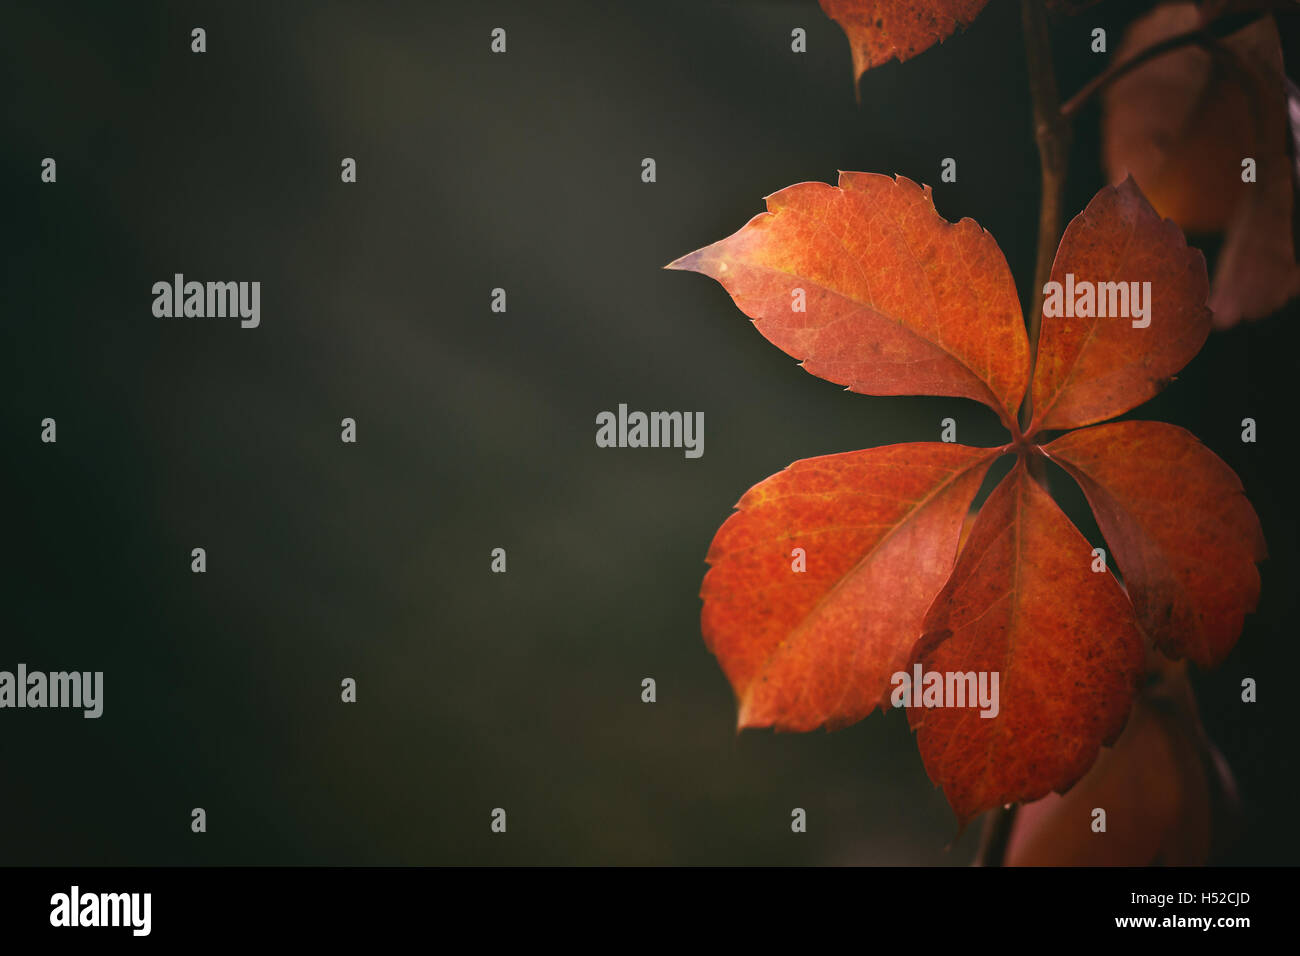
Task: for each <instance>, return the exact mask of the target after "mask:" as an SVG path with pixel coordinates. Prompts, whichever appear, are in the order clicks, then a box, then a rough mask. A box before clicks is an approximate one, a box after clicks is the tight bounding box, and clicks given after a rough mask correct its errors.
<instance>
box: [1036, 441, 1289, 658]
mask: <svg viewBox="0 0 1300 956" xmlns="http://www.w3.org/2000/svg"><path fill="white" fill-rule="evenodd" d="M1044 451H1046V453H1047V454H1048V455H1049V456H1050V457H1051V458H1052V460H1053V461H1055V462H1056V463H1057V464H1059V465H1061V467H1063V468H1064V469H1065V470H1066V471H1068V472H1069V473H1070V474H1071V475H1073V476H1074V479H1075V480H1076V481H1077V482H1078V483H1079V486H1080V487H1081V488H1083V492H1084V494H1085V495H1087V497H1088V503H1089V504H1090V505H1092V510H1093V513H1094V514H1095V515H1096V516H1097V524H1098V526H1099V527H1100V528H1101V531H1102V534H1104V535H1105V536H1106V542H1107V543H1108V544H1109V545H1110V547H1111V550H1112V552H1113V553H1114V555H1115V559H1116V561H1117V562H1118V564H1119V569H1120V571H1121V572H1122V573H1123V575H1124V586H1125V587H1126V588H1127V589H1128V593H1129V597H1130V598H1132V600H1133V607H1134V609H1135V610H1136V612H1137V619H1138V623H1139V624H1140V625H1141V627H1142V628H1143V630H1145V631H1146V632H1147V634H1148V635H1149V636H1150V637H1151V639H1152V640H1154V641H1155V642H1156V644H1157V646H1159V647H1160V649H1161V650H1163V651H1164V652H1165V653H1167V654H1169V655H1170V656H1172V657H1190V658H1191V659H1192V660H1194V661H1195V662H1196V663H1197V664H1198V665H1200V666H1201V667H1204V668H1209V667H1215V666H1217V665H1218V664H1220V663H1222V661H1223V658H1224V657H1226V656H1227V654H1228V652H1229V651H1230V650H1232V647H1233V645H1234V644H1236V642H1237V637H1238V636H1239V635H1240V634H1241V626H1242V618H1243V617H1244V616H1245V615H1246V614H1248V613H1250V612H1251V611H1253V610H1254V609H1255V603H1256V602H1257V601H1258V600H1259V571H1258V570H1257V569H1256V568H1255V562H1257V561H1262V560H1263V559H1264V557H1265V553H1266V552H1265V548H1264V535H1263V532H1262V531H1261V530H1260V526H1259V519H1258V518H1257V517H1256V516H1255V509H1254V508H1252V507H1251V505H1250V502H1249V501H1248V500H1247V499H1246V495H1245V493H1244V492H1243V491H1242V487H1241V482H1240V481H1239V480H1238V478H1237V476H1236V474H1235V473H1234V472H1233V470H1232V469H1231V468H1229V467H1228V466H1227V465H1226V464H1224V462H1223V461H1222V460H1221V459H1220V458H1219V457H1218V456H1217V455H1215V454H1214V452H1212V451H1210V450H1209V449H1208V448H1206V447H1205V446H1204V445H1202V444H1201V443H1200V442H1199V441H1197V440H1196V438H1195V437H1193V436H1192V435H1191V433H1189V432H1186V431H1184V430H1183V429H1181V428H1177V427H1175V426H1173V425H1165V424H1161V423H1159V422H1117V423H1114V424H1110V425H1098V426H1096V427H1095V428H1084V429H1080V430H1079V431H1074V432H1070V433H1068V434H1066V435H1063V436H1062V437H1060V438H1058V439H1057V440H1056V441H1054V442H1052V443H1051V444H1049V445H1048V446H1047V447H1046V448H1045V449H1044Z"/></svg>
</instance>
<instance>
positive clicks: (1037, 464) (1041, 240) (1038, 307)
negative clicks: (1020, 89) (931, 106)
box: [1020, 0, 1070, 481]
mask: <svg viewBox="0 0 1300 956" xmlns="http://www.w3.org/2000/svg"><path fill="white" fill-rule="evenodd" d="M1020 20H1021V24H1022V28H1023V33H1024V40H1025V61H1026V63H1027V64H1028V67H1029V91H1030V94H1031V95H1032V97H1033V103H1034V138H1035V139H1036V140H1037V142H1038V160H1039V169H1040V172H1041V176H1040V178H1041V183H1042V194H1041V198H1040V201H1039V206H1038V254H1037V257H1036V260H1035V265H1034V285H1033V288H1032V289H1031V290H1030V295H1029V298H1028V304H1027V306H1026V308H1025V325H1026V326H1027V327H1028V329H1029V355H1030V361H1031V363H1032V362H1033V361H1034V360H1035V358H1036V356H1037V354H1038V330H1039V326H1040V325H1041V324H1042V317H1043V309H1042V298H1041V294H1042V289H1043V286H1044V285H1046V284H1047V280H1048V279H1049V278H1051V273H1052V261H1053V259H1055V258H1056V245H1057V243H1058V242H1059V241H1060V238H1061V221H1062V219H1063V218H1064V198H1065V174H1066V167H1067V165H1068V160H1069V154H1070V122H1069V120H1068V119H1066V118H1065V117H1064V116H1062V115H1061V100H1060V95H1059V93H1058V92H1057V88H1056V71H1055V69H1054V68H1053V66H1052V44H1051V38H1050V37H1049V36H1048V33H1047V14H1046V11H1045V10H1044V9H1043V3H1042V0H1020ZM1031 370H1032V364H1031ZM1031 381H1032V375H1031ZM1032 418H1033V402H1032V399H1031V393H1030V392H1028V391H1026V393H1025V399H1024V403H1023V404H1022V405H1021V406H1020V422H1021V427H1023V428H1028V427H1029V423H1030V421H1031V419H1032ZM1029 465H1030V470H1031V472H1035V477H1037V478H1038V479H1039V480H1040V481H1041V480H1042V479H1043V478H1044V476H1043V475H1042V474H1039V473H1037V471H1041V470H1042V468H1043V462H1042V461H1041V459H1040V458H1039V456H1036V455H1033V456H1030V459H1029Z"/></svg>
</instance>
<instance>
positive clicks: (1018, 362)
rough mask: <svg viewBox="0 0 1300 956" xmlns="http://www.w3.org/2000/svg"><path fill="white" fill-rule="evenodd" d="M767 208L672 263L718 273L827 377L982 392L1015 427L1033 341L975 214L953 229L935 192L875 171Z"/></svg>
mask: <svg viewBox="0 0 1300 956" xmlns="http://www.w3.org/2000/svg"><path fill="white" fill-rule="evenodd" d="M767 208H768V211H767V212H766V213H761V214H760V215H757V216H755V217H754V218H753V219H751V220H750V221H749V223H748V224H747V225H746V226H745V227H744V228H743V229H741V230H740V231H739V232H737V233H736V234H735V235H732V236H729V237H727V238H726V239H723V240H721V241H720V242H715V243H714V244H713V245H711V246H706V247H705V248H703V249H700V250H698V251H696V252H692V253H691V254H690V255H688V256H683V257H682V258H680V259H678V260H677V261H676V262H674V263H672V264H671V265H669V266H668V268H670V269H690V270H692V271H694V272H702V273H704V274H705V275H708V276H712V277H713V278H714V279H717V280H718V281H719V282H720V283H722V286H723V288H725V289H726V290H727V291H728V292H730V293H731V295H732V298H734V299H735V300H736V305H737V306H739V307H740V309H741V311H742V312H744V313H745V314H746V315H748V316H749V317H750V318H752V319H755V320H756V321H755V322H754V326H755V327H756V328H757V329H758V330H759V331H760V332H761V333H763V336H764V337H765V338H767V340H768V341H769V342H771V343H772V344H773V345H775V346H777V347H778V348H780V349H781V350H782V351H784V352H786V353H787V354H789V355H791V356H793V357H794V358H797V359H802V360H803V365H804V368H805V369H807V370H808V371H809V372H811V373H812V374H814V375H816V376H818V377H820V378H825V379H829V380H830V381H832V382H836V383H837V384H840V385H846V386H848V388H849V389H850V390H852V391H855V392H863V393H865V394H868V395H953V396H960V397H962V398H973V399H975V400H976V401H980V402H983V403H985V404H986V405H988V406H990V407H991V408H993V409H994V410H996V411H997V412H998V414H999V415H1000V416H1001V417H1002V419H1003V421H1004V422H1005V423H1006V424H1007V426H1008V427H1009V428H1013V429H1014V427H1015V426H1014V422H1015V412H1016V409H1017V408H1018V407H1019V405H1020V399H1021V397H1022V396H1023V395H1024V393H1025V384H1026V382H1027V380H1028V377H1029V340H1028V337H1027V336H1026V335H1025V326H1024V321H1023V320H1022V319H1021V317H1020V316H1021V313H1020V303H1019V301H1018V300H1017V298H1016V286H1015V282H1014V280H1013V279H1012V278H1011V270H1010V269H1008V268H1007V261H1006V259H1005V258H1004V257H1003V255H1002V250H1001V249H999V248H998V244H997V243H996V242H995V241H994V240H993V237H992V236H990V235H989V234H988V233H987V232H985V231H984V230H983V229H981V228H980V227H979V226H978V225H977V224H976V223H975V221H974V220H973V219H963V220H962V221H961V222H958V223H955V224H954V223H950V222H948V221H947V220H945V219H943V218H941V217H940V216H939V214H938V213H937V212H936V211H935V208H934V201H933V200H932V199H931V198H930V188H929V187H928V186H926V187H921V186H918V185H917V184H916V183H914V182H912V181H911V180H910V179H905V178H903V177H901V176H900V177H898V178H897V179H893V178H890V177H889V176H878V175H875V174H872V173H840V184H839V186H838V187H835V186H827V185H826V184H825V183H799V184H798V185H796V186H790V187H789V188H787V189H782V190H781V191H780V192H777V193H773V194H772V195H771V196H768V197H767ZM801 293H802V294H801Z"/></svg>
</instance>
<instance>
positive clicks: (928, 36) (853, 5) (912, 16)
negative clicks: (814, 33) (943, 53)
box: [820, 0, 988, 81]
mask: <svg viewBox="0 0 1300 956" xmlns="http://www.w3.org/2000/svg"><path fill="white" fill-rule="evenodd" d="M820 2H821V6H822V10H823V11H824V12H825V14H826V15H827V16H828V17H830V18H831V19H832V20H834V21H835V22H836V23H838V24H839V25H840V27H841V29H843V30H844V34H845V36H847V37H848V38H849V46H850V48H851V49H852V50H853V79H854V80H855V81H857V80H858V79H860V78H861V77H862V74H863V73H865V72H867V70H869V69H871V68H872V67H873V66H880V65H881V64H882V63H886V62H888V61H889V60H893V59H898V60H910V59H911V58H912V57H914V56H916V55H917V54H918V53H924V52H925V51H926V50H928V49H930V47H932V46H934V45H935V44H936V43H941V42H943V41H944V40H946V39H947V38H948V37H950V36H952V35H953V33H954V32H956V30H957V28H958V27H967V26H969V25H970V24H971V21H973V20H974V19H975V17H976V16H977V15H978V14H979V12H980V11H981V10H983V9H984V7H985V5H986V4H987V3H988V0H820Z"/></svg>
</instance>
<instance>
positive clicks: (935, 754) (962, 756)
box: [907, 461, 1142, 825]
mask: <svg viewBox="0 0 1300 956" xmlns="http://www.w3.org/2000/svg"><path fill="white" fill-rule="evenodd" d="M1091 564H1092V545H1090V544H1089V543H1088V542H1087V540H1085V539H1084V537H1083V535H1081V534H1079V532H1078V531H1077V530H1076V529H1075V527H1074V525H1072V524H1071V523H1070V519H1069V518H1067V517H1066V516H1065V515H1064V514H1063V513H1062V512H1061V509H1060V508H1058V507H1057V506H1056V502H1054V501H1053V500H1052V499H1051V496H1049V495H1048V494H1047V492H1046V491H1044V490H1043V489H1042V487H1041V486H1040V485H1039V484H1038V483H1037V482H1036V481H1034V479H1033V478H1031V477H1030V476H1029V471H1028V469H1027V468H1026V467H1025V464H1024V462H1023V461H1020V462H1017V464H1016V467H1015V468H1014V469H1013V470H1012V472H1011V474H1009V475H1008V476H1007V477H1006V478H1005V479H1003V481H1002V483H1001V484H999V485H998V487H997V488H996V489H994V491H993V494H991V495H990V496H989V499H988V501H987V502H985V504H984V507H983V508H981V509H980V513H979V517H978V518H977V519H976V521H975V527H974V528H973V529H972V530H971V533H970V539H969V540H968V541H967V542H966V545H965V547H964V548H962V552H961V558H960V559H959V560H958V561H957V566H956V567H955V568H954V569H953V572H952V577H951V579H950V580H949V581H948V584H947V585H946V586H945V587H944V589H943V591H942V592H940V594H939V596H938V598H937V599H936V600H935V602H934V606H933V607H932V608H931V609H930V612H929V614H927V615H926V618H925V626H924V630H925V634H924V636H923V637H922V638H921V639H920V640H919V641H918V642H917V644H916V648H915V650H914V651H913V656H914V659H915V661H916V663H919V664H920V665H921V667H922V672H930V671H934V672H938V673H941V674H949V673H952V674H965V673H967V672H974V673H976V674H979V673H981V672H983V673H986V674H998V675H999V681H998V683H999V700H998V711H997V714H996V716H993V717H985V716H982V715H981V712H980V711H979V710H977V709H974V708H970V707H952V706H945V707H935V708H913V709H910V710H909V711H908V714H907V716H908V720H909V721H910V723H911V725H912V728H913V729H914V730H916V741H917V745H918V746H919V747H920V750H921V759H922V760H924V761H925V767H926V770H927V771H928V772H929V774H930V779H931V780H933V781H934V782H935V783H936V784H938V785H940V786H942V787H943V790H944V793H945V795H947V797H948V802H949V803H950V804H951V805H952V808H953V810H954V811H955V812H956V814H957V818H958V820H959V821H960V822H961V823H962V824H963V825H964V824H965V823H966V822H967V821H968V820H969V819H970V818H971V817H973V816H975V815H976V814H978V813H980V812H982V811H984V810H987V809H989V808H990V807H996V806H1002V805H1003V804H1007V803H1018V802H1020V801H1023V800H1036V799H1038V798H1039V797H1042V796H1045V795H1046V794H1048V793H1050V792H1051V791H1053V790H1065V789H1067V788H1068V787H1069V786H1070V785H1071V784H1073V783H1074V782H1075V781H1076V780H1078V779H1079V778H1080V777H1082V776H1083V775H1084V773H1086V772H1087V770H1088V768H1089V767H1090V766H1092V762H1093V761H1094V760H1095V759H1096V758H1097V750H1098V748H1099V747H1100V746H1101V745H1102V744H1103V743H1107V744H1108V743H1112V742H1113V741H1114V739H1115V738H1116V737H1117V736H1118V735H1119V732H1120V730H1121V729H1122V728H1123V726H1124V721H1125V718H1126V717H1127V716H1128V711H1129V707H1130V705H1131V704H1132V701H1133V694H1134V691H1135V690H1136V688H1137V682H1138V678H1139V675H1140V673H1141V668H1142V639H1141V637H1140V636H1139V634H1138V631H1137V628H1136V627H1135V626H1134V624H1133V608H1132V607H1131V606H1130V605H1129V603H1128V601H1127V600H1126V599H1125V597H1124V592H1123V591H1122V590H1121V589H1120V586H1119V584H1118V583H1117V582H1116V581H1115V579H1114V578H1113V577H1112V576H1111V575H1110V574H1109V573H1105V572H1103V573H1100V574H1098V573H1095V572H1093V571H1092V569H1091Z"/></svg>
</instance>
